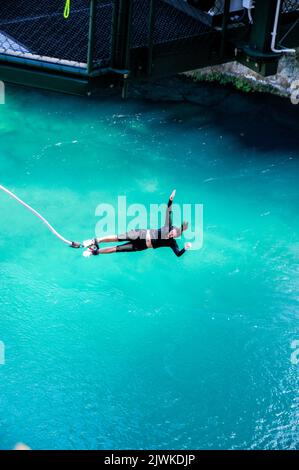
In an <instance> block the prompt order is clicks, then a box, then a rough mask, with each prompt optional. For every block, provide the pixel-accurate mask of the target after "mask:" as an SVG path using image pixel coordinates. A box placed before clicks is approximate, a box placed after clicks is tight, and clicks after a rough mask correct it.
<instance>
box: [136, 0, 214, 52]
mask: <svg viewBox="0 0 299 470" xmlns="http://www.w3.org/2000/svg"><path fill="white" fill-rule="evenodd" d="M133 2H134V3H133V18H132V32H131V44H132V47H133V48H136V47H142V46H147V45H148V41H149V35H150V28H149V18H150V11H151V0H133ZM154 3H155V13H154V25H153V26H154V30H153V44H154V45H157V44H164V43H168V42H171V41H177V40H179V39H185V38H192V37H197V36H199V35H201V34H205V33H207V32H210V31H211V26H210V25H209V24H207V23H206V22H205V21H204V18H203V15H202V13H201V11H200V10H198V9H196V8H194V7H192V6H190V5H189V4H188V3H187V2H186V1H185V0H155V2H154Z"/></svg>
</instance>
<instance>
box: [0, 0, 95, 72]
mask: <svg viewBox="0 0 299 470" xmlns="http://www.w3.org/2000/svg"><path fill="white" fill-rule="evenodd" d="M64 5H65V1H64V0H47V1H41V0H30V1H28V0H14V1H13V2H12V1H11V0H1V3H0V54H4V55H7V56H14V57H21V58H23V59H32V60H41V61H44V62H50V63H52V64H53V63H54V64H57V65H71V66H76V67H80V68H84V67H86V60H87V59H86V58H87V49H88V29H89V0H72V3H71V13H70V16H69V18H68V19H65V18H64V16H63V11H64Z"/></svg>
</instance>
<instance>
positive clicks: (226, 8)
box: [220, 0, 231, 57]
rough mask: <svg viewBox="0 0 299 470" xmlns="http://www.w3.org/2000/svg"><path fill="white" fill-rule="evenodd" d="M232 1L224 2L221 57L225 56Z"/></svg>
mask: <svg viewBox="0 0 299 470" xmlns="http://www.w3.org/2000/svg"><path fill="white" fill-rule="evenodd" d="M230 4H231V0H224V9H223V19H222V31H221V45H220V57H223V56H224V54H225V41H226V33H227V24H228V21H229V14H230Z"/></svg>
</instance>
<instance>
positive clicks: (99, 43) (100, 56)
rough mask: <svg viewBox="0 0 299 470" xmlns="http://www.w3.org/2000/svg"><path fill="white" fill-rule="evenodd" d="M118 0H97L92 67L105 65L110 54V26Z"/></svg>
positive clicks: (108, 61) (107, 64) (109, 60)
mask: <svg viewBox="0 0 299 470" xmlns="http://www.w3.org/2000/svg"><path fill="white" fill-rule="evenodd" d="M117 4H118V0H97V2H96V15H95V16H96V18H95V38H94V39H95V46H94V60H93V62H94V67H107V66H109V65H110V62H111V55H112V39H113V38H112V28H113V21H114V13H115V8H116V7H117Z"/></svg>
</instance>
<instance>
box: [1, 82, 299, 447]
mask: <svg viewBox="0 0 299 470" xmlns="http://www.w3.org/2000/svg"><path fill="white" fill-rule="evenodd" d="M205 90H207V89H205ZM208 92H209V93H211V94H213V96H215V103H214V104H213V106H207V105H204V106H201V105H192V104H188V103H160V104H159V103H150V102H144V101H142V100H130V101H128V102H127V103H124V102H120V101H117V100H115V99H111V100H105V101H96V100H94V101H88V100H86V99H85V98H76V97H70V96H61V95H56V94H48V93H45V92H39V91H30V90H28V89H21V88H20V89H16V88H8V90H7V96H6V102H7V103H6V105H5V106H1V107H0V118H1V120H0V136H1V140H0V175H1V178H0V184H4V185H6V186H8V187H9V188H10V189H11V190H13V191H15V192H16V193H17V194H18V195H19V196H20V197H22V198H24V199H25V200H26V201H27V202H28V203H30V204H32V205H33V206H34V207H36V208H37V209H38V210H40V211H41V212H42V213H43V214H44V215H45V216H46V217H47V218H48V219H49V220H50V221H51V222H52V223H53V224H54V225H55V227H56V228H57V229H58V230H59V231H61V232H62V233H63V234H64V235H65V236H67V237H70V238H75V239H79V240H83V239H85V238H90V237H91V236H93V235H94V230H95V224H96V222H97V221H98V218H97V217H96V216H95V208H96V206H97V205H98V204H99V203H101V202H105V203H111V204H114V205H115V204H116V201H117V196H118V195H126V196H127V199H128V203H129V204H131V203H136V202H138V203H141V204H145V205H146V206H149V204H150V203H164V202H166V201H167V198H168V196H169V194H170V192H171V190H172V189H173V188H176V189H177V197H176V202H177V203H181V204H183V203H202V204H203V205H204V245H203V248H202V249H201V250H197V251H192V252H189V253H187V254H186V255H184V256H183V257H182V258H180V259H178V258H176V257H175V256H174V255H173V253H172V252H171V251H170V250H156V251H155V252H153V251H150V250H149V251H148V252H144V253H137V254H121V255H113V256H112V255H111V256H106V257H104V256H102V257H98V258H93V259H91V260H90V259H89V260H86V259H84V258H83V257H82V256H81V252H78V251H76V250H71V249H69V248H67V247H65V246H64V245H63V244H62V243H61V242H59V241H58V240H57V239H56V238H55V237H53V235H52V234H51V233H50V232H48V231H47V230H46V228H45V227H44V226H43V225H42V224H41V223H40V222H39V221H38V220H37V219H35V218H34V217H33V216H32V215H31V214H29V213H28V212H26V211H25V210H24V209H23V208H22V207H20V206H18V205H17V204H16V203H15V202H14V201H13V200H10V199H9V198H8V197H7V196H6V195H4V194H0V222H1V234H0V286H1V289H0V311H1V316H0V340H1V341H3V342H4V344H5V356H6V363H5V365H2V366H0V448H2V449H8V448H11V447H13V446H14V444H15V443H16V442H17V441H23V442H26V443H27V444H28V445H29V446H31V447H32V448H34V449H102V448H104V449H105V448H106V449H107V448H109V449H128V448H138V449H139V448H145V449H155V448H157V449H180V448H181V449H198V448H205V449H220V448H224V449H249V448H253V449H258V448H266V449H286V448H296V447H297V448H299V432H298V412H299V401H298V365H295V364H292V362H291V360H290V358H291V353H292V349H291V343H292V341H294V340H296V339H299V331H298V287H299V284H298V258H299V242H298V228H299V220H298V169H299V168H298V167H299V164H298V162H299V160H298V156H299V155H298V144H299V120H298V112H299V109H295V107H294V106H293V107H291V105H288V104H287V103H285V102H282V101H280V100H274V99H271V98H269V97H268V98H267V97H263V96H261V95H259V96H254V95H246V96H244V95H242V94H239V93H237V92H232V91H230V92H227V91H225V99H223V96H224V95H223V91H222V90H221V89H220V88H219V89H218V88H217V87H211V88H208ZM217 94H219V100H217Z"/></svg>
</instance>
